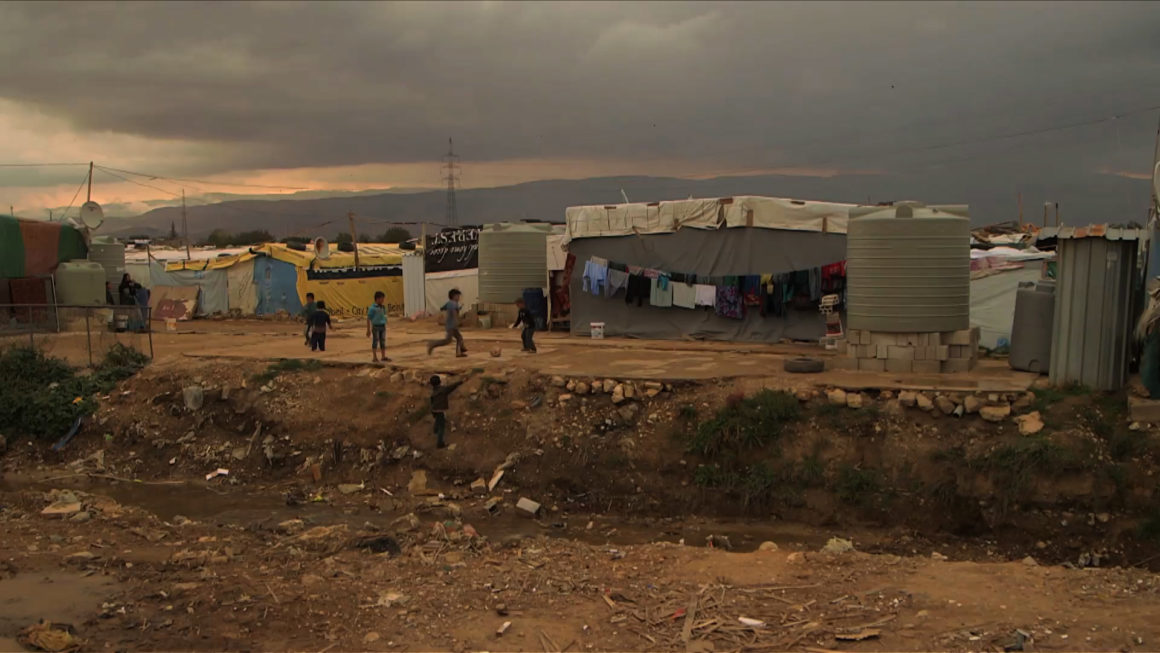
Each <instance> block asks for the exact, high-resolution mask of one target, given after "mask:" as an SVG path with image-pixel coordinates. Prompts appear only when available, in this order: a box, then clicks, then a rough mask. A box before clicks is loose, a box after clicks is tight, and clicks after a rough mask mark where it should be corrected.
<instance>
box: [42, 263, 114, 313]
mask: <svg viewBox="0 0 1160 653" xmlns="http://www.w3.org/2000/svg"><path fill="white" fill-rule="evenodd" d="M54 276H55V277H56V297H57V303H59V304H64V305H67V306H102V305H104V304H105V268H104V267H102V266H101V264H100V263H97V262H95V261H86V260H79V261H65V262H64V263H61V264H60V265H58V266H57V268H56V273H55V274H54Z"/></svg>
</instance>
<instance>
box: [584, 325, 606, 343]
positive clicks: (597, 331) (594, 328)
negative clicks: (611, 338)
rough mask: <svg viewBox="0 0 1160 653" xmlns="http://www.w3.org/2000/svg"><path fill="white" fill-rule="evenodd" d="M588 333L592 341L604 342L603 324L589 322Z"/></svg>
mask: <svg viewBox="0 0 1160 653" xmlns="http://www.w3.org/2000/svg"><path fill="white" fill-rule="evenodd" d="M588 329H589V333H591V334H592V339H593V340H604V323H603V322H591V323H589V324H588Z"/></svg>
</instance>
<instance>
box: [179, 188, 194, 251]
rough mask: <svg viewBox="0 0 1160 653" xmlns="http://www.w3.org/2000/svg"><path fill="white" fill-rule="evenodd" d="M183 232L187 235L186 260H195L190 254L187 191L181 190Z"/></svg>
mask: <svg viewBox="0 0 1160 653" xmlns="http://www.w3.org/2000/svg"><path fill="white" fill-rule="evenodd" d="M181 231H182V232H183V233H184V234H185V260H187V261H188V260H190V259H191V258H193V257H192V256H190V254H189V221H188V220H186V219H185V189H184V188H182V189H181Z"/></svg>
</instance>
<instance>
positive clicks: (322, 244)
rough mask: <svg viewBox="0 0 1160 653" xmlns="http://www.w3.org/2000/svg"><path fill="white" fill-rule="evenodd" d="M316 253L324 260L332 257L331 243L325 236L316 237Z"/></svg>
mask: <svg viewBox="0 0 1160 653" xmlns="http://www.w3.org/2000/svg"><path fill="white" fill-rule="evenodd" d="M314 255H315V256H317V257H318V258H320V259H322V260H326V259H328V258H330V243H328V242H326V239H325V238H323V237H321V236H319V237H318V238H315V239H314Z"/></svg>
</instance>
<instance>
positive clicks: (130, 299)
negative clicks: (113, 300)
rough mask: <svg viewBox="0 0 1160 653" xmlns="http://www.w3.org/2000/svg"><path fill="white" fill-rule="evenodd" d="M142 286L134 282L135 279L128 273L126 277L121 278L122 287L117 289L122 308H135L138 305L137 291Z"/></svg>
mask: <svg viewBox="0 0 1160 653" xmlns="http://www.w3.org/2000/svg"><path fill="white" fill-rule="evenodd" d="M140 287H141V286H140V285H139V284H138V283H137V282H136V281H133V277H130V276H129V273H128V272H126V273H125V276H123V277H121V285H120V286H118V288H117V294H118V295H120V298H121V305H122V306H133V305H135V304H136V303H137V289H138V288H140Z"/></svg>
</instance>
